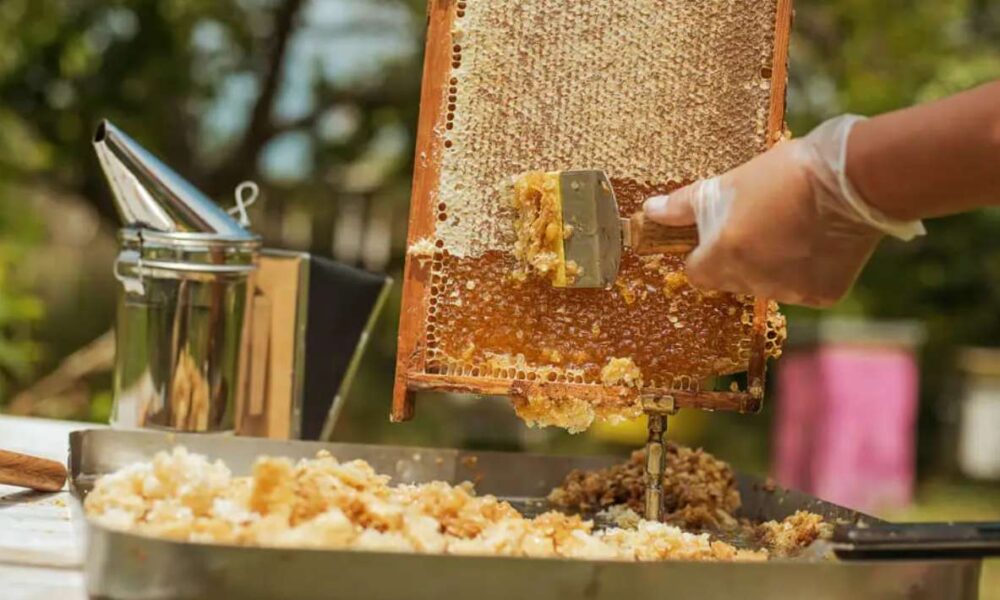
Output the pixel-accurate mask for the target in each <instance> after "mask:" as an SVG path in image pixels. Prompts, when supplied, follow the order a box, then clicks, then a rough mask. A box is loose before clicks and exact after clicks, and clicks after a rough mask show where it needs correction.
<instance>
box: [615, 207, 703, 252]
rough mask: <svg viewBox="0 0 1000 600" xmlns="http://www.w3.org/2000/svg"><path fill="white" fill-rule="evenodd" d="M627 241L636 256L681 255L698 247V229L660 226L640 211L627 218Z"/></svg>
mask: <svg viewBox="0 0 1000 600" xmlns="http://www.w3.org/2000/svg"><path fill="white" fill-rule="evenodd" d="M628 240H629V244H628V245H629V246H630V247H631V248H632V251H633V252H635V253H636V254H681V253H685V252H690V251H691V250H693V249H694V247H695V246H697V245H698V228H697V227H694V226H690V227H670V226H668V225H660V224H659V223H654V222H653V221H650V220H649V219H647V218H646V216H645V215H644V214H643V213H642V212H641V211H640V212H637V213H635V214H634V215H632V217H631V218H629V234H628Z"/></svg>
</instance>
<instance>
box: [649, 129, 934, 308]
mask: <svg viewBox="0 0 1000 600" xmlns="http://www.w3.org/2000/svg"><path fill="white" fill-rule="evenodd" d="M861 118H862V117H858V116H854V115H845V116H841V117H837V118H835V119H831V120H829V121H827V122H825V123H823V124H822V125H820V126H819V127H817V128H816V129H814V130H813V131H812V132H811V133H810V134H809V135H807V136H806V137H804V138H801V139H796V140H791V141H785V142H780V143H778V144H777V145H775V146H774V147H772V148H771V149H770V150H768V151H767V152H765V153H764V154H761V155H759V156H757V157H756V158H754V159H753V160H751V161H749V162H747V163H745V164H743V165H741V166H739V167H737V168H735V169H733V170H732V171H729V172H728V173H725V174H724V175H721V176H719V177H713V178H711V179H706V180H702V181H699V182H696V183H694V184H692V185H689V186H686V187H684V188H682V189H680V190H677V191H676V192H673V193H672V194H670V195H669V196H655V197H653V198H650V199H648V200H647V201H646V203H645V206H644V210H645V213H646V216H647V217H648V218H649V219H652V220H653V221H656V222H658V223H663V224H665V225H691V224H696V225H697V226H698V236H699V240H700V242H699V245H698V247H697V248H696V249H695V250H694V251H693V252H692V253H691V255H690V256H689V257H688V260H687V275H688V278H689V280H690V281H691V283H692V284H693V285H695V286H697V287H700V288H702V289H713V290H723V291H728V292H735V293H746V294H755V295H759V296H764V297H767V298H772V299H774V300H778V301H779V302H787V303H792V304H804V305H809V306H830V305H832V304H834V303H836V302H837V301H838V300H840V298H841V297H843V296H844V294H846V293H847V291H848V290H849V289H850V287H851V285H852V284H853V283H854V280H855V279H856V278H857V276H858V273H859V272H860V271H861V268H862V267H863V266H864V265H865V263H866V262H867V261H868V258H869V256H871V253H872V251H874V249H875V247H876V246H877V245H878V243H879V240H880V239H881V238H882V236H883V235H886V234H888V235H891V236H894V237H897V238H900V239H903V240H909V239H912V238H913V237H914V236H918V235H922V234H923V233H924V227H923V225H922V224H921V222H920V221H909V222H901V221H896V220H893V219H890V218H888V217H886V216H885V215H884V214H882V213H881V212H879V211H878V210H877V209H875V208H873V207H872V206H870V205H868V204H867V203H866V202H865V201H864V200H862V199H861V197H860V195H859V194H858V192H857V191H856V190H855V189H854V187H853V186H852V185H851V182H850V181H849V180H848V178H847V174H846V172H845V156H846V153H847V142H848V137H849V134H850V131H851V128H852V127H853V125H854V124H855V123H856V122H858V121H859V120H861Z"/></svg>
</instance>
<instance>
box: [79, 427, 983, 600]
mask: <svg viewBox="0 0 1000 600" xmlns="http://www.w3.org/2000/svg"><path fill="white" fill-rule="evenodd" d="M178 444H180V445H184V446H186V447H187V448H188V449H189V450H191V451H193V452H199V453H202V454H205V455H207V456H209V457H211V458H219V459H222V460H223V461H225V462H226V464H227V465H228V466H229V468H230V469H231V470H232V471H233V472H234V473H236V474H246V473H249V471H250V467H251V465H252V464H253V461H254V460H255V459H256V457H257V456H259V455H262V454H267V455H272V456H288V457H292V458H301V457H312V456H314V455H315V453H316V451H317V450H319V449H327V450H329V451H330V452H331V453H333V454H334V455H335V456H337V457H338V458H340V459H354V458H361V459H365V460H367V461H368V462H370V463H371V464H372V466H373V467H374V468H375V469H376V470H378V471H380V472H382V473H387V474H389V475H392V477H393V480H394V481H396V482H423V481H429V480H443V481H448V482H460V481H465V480H470V481H475V482H476V486H477V489H478V490H479V491H480V493H489V494H496V495H498V496H501V497H504V498H508V499H511V500H513V501H514V502H515V503H516V504H517V505H518V506H519V508H522V509H527V510H542V509H544V508H545V507H546V504H545V501H544V497H545V495H546V494H547V493H548V491H549V490H550V489H551V488H552V487H554V486H556V485H558V484H559V483H560V482H561V481H562V479H563V477H564V476H565V475H566V474H567V473H568V472H569V471H570V470H571V469H574V468H594V467H600V466H606V465H608V464H611V463H613V462H615V459H613V458H601V457H569V456H566V457H562V456H538V455H530V454H519V453H501V452H469V451H458V450H445V449H429V448H406V447H398V446H369V445H356V444H328V443H319V442H296V441H278V440H261V439H248V438H236V437H231V436H224V435H199V434H179V433H178V434H173V433H160V432H150V431H112V430H93V431H82V432H76V433H73V434H71V436H70V457H69V466H70V474H71V486H72V489H73V492H74V494H75V496H76V497H77V498H79V499H81V500H82V498H83V497H84V496H85V495H86V493H87V491H88V490H89V489H90V487H91V486H92V485H93V482H94V480H95V478H96V477H98V476H100V475H101V474H104V473H108V472H110V471H113V470H115V469H117V468H119V467H122V466H124V465H126V464H129V463H132V462H134V461H140V460H147V459H149V458H151V457H152V456H153V454H154V453H156V452H157V451H160V450H165V449H169V448H171V447H173V446H174V445H178ZM473 457H475V458H473ZM738 480H739V486H740V492H741V494H742V497H743V508H742V509H741V516H745V517H748V518H751V519H753V520H767V519H780V518H782V517H785V516H787V515H789V514H791V513H793V512H795V511H796V510H799V509H805V510H810V511H813V512H817V513H819V514H822V515H824V516H826V517H827V518H829V519H832V520H841V521H847V522H863V521H866V520H868V519H869V517H867V516H865V515H862V514H860V513H857V512H854V511H851V510H849V509H846V508H843V507H840V506H837V505H834V504H830V503H828V502H823V501H822V500H818V499H816V498H813V497H811V496H808V495H806V494H802V493H799V492H794V491H789V490H782V489H780V488H777V489H768V488H766V487H764V486H761V485H760V484H759V482H758V481H756V480H754V479H753V478H750V477H746V476H740V477H739V478H738ZM77 508H79V506H78V507H77ZM77 512H78V513H79V515H78V518H81V519H82V518H83V517H82V510H78V511H77ZM86 531H87V536H86V537H87V542H86V544H87V547H86V578H87V589H88V592H89V593H90V595H91V596H92V597H97V598H116V599H125V598H128V599H161V598H184V599H186V598H261V599H263V598H296V599H312V598H344V599H348V598H349V599H357V598H379V599H387V600H388V599H395V598H399V599H401V600H402V599H405V600H419V599H423V598H427V599H434V600H438V599H440V598H471V597H475V598H477V600H492V599H494V598H495V599H498V600H500V599H503V600H511V599H515V598H553V599H556V598H559V599H562V598H587V599H600V598H608V599H615V600H621V599H629V600H638V599H642V598H705V599H715V598H740V599H755V598H761V599H763V598H767V599H773V598H810V599H816V600H834V599H842V598H843V599H850V600H876V599H878V600H888V599H900V600H901V599H904V598H905V599H908V600H920V599H931V598H933V599H941V598H948V599H954V600H972V599H974V598H976V597H977V595H978V587H979V583H978V582H979V571H980V565H981V562H980V561H978V560H937V561H927V560H906V561H903V560H894V561H850V562H841V561H837V560H818V559H815V558H812V559H809V558H799V559H783V560H773V561H770V562H767V563H693V562H682V561H668V562H656V563H624V562H609V561H587V560H568V559H526V558H505V557H475V556H441V555H421V554H396V553H385V552H362V551H346V550H307V549H287V548H280V549H279V548H256V547H243V546H229V545H220V544H196V543H187V542H175V541H169V540H163V539H155V538H150V537H145V536H140V535H135V534H131V533H124V532H121V531H114V530H110V529H107V528H104V527H101V526H98V525H94V524H93V523H90V522H87V524H86Z"/></svg>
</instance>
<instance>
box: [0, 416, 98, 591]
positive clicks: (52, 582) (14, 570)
mask: <svg viewBox="0 0 1000 600" xmlns="http://www.w3.org/2000/svg"><path fill="white" fill-rule="evenodd" d="M93 427H95V425H94V424H91V423H74V422H70V421H52V420H47V419H30V418H22V417H8V416H2V415H0V449H4V450H12V451H14V452H23V453H25V454H33V455H35V456H42V457H45V458H51V459H53V460H58V461H60V462H65V461H66V456H67V451H68V446H69V432H71V431H75V430H77V429H90V428H93ZM72 502H73V500H72V498H71V497H70V495H69V492H68V491H65V490H63V491H61V492H56V493H53V494H45V493H40V492H32V491H30V490H24V489H21V488H16V487H13V486H7V485H0V589H2V590H3V592H2V597H3V598H4V599H10V600H27V599H31V600H35V599H38V600H42V599H44V600H50V599H59V600H62V599H64V598H65V599H66V600H76V599H78V598H86V597H87V594H86V591H85V588H84V583H83V573H82V572H81V571H80V569H81V566H82V557H81V549H82V539H81V537H82V531H77V529H76V527H77V526H74V524H73V519H72V515H71V512H70V511H71V503H72Z"/></svg>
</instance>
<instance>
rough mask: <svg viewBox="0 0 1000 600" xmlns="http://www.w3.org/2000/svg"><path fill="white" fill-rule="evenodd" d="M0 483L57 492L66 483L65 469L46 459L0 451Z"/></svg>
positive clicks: (57, 463)
mask: <svg viewBox="0 0 1000 600" xmlns="http://www.w3.org/2000/svg"><path fill="white" fill-rule="evenodd" d="M0 483H2V484H6V485H16V486H18V487H24V488H31V489H33V490H38V491H40V492H58V491H59V490H61V489H62V487H63V484H64V483H66V467H65V466H64V465H63V464H62V463H60V462H56V461H54V460H49V459H47V458H39V457H37V456H29V455H27V454H21V453H19V452H10V451H8V450H0Z"/></svg>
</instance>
